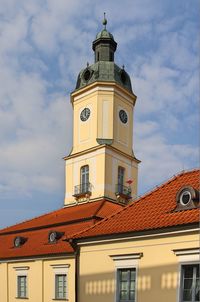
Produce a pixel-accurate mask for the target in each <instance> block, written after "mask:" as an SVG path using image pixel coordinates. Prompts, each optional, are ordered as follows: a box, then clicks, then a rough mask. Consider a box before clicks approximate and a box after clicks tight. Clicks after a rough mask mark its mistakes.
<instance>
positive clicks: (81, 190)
mask: <svg viewBox="0 0 200 302" xmlns="http://www.w3.org/2000/svg"><path fill="white" fill-rule="evenodd" d="M91 192H92V185H91V183H90V182H87V183H83V184H80V185H77V186H75V187H74V196H78V195H84V194H87V193H91Z"/></svg>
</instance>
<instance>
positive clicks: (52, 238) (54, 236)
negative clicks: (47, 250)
mask: <svg viewBox="0 0 200 302" xmlns="http://www.w3.org/2000/svg"><path fill="white" fill-rule="evenodd" d="M56 239H57V233H56V232H51V233H50V234H49V242H51V243H53V242H55V241H56Z"/></svg>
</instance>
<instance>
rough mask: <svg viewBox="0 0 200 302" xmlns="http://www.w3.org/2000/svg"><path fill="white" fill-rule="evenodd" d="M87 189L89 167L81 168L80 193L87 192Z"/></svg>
mask: <svg viewBox="0 0 200 302" xmlns="http://www.w3.org/2000/svg"><path fill="white" fill-rule="evenodd" d="M88 189H89V166H88V165H86V166H83V167H81V190H80V191H81V193H85V192H88Z"/></svg>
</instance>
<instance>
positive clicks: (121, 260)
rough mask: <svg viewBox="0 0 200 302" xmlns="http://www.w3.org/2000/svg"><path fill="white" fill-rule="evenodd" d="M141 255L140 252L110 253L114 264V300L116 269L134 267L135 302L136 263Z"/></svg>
mask: <svg viewBox="0 0 200 302" xmlns="http://www.w3.org/2000/svg"><path fill="white" fill-rule="evenodd" d="M142 256H143V254H142V253H135V254H127V255H110V257H111V259H112V260H113V261H114V264H115V282H116V284H115V302H118V301H119V300H118V296H117V294H118V293H117V289H118V284H117V282H118V270H119V269H126V268H127V269H131V268H134V269H135V302H137V282H138V263H139V259H140V258H141V257H142Z"/></svg>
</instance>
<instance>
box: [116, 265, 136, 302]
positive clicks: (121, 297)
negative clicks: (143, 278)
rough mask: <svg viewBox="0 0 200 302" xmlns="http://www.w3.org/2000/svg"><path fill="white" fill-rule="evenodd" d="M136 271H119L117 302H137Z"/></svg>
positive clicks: (129, 269)
mask: <svg viewBox="0 0 200 302" xmlns="http://www.w3.org/2000/svg"><path fill="white" fill-rule="evenodd" d="M135 289H136V269H135V268H126V269H125V268H123V269H118V270H117V302H135V301H136V300H135Z"/></svg>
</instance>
